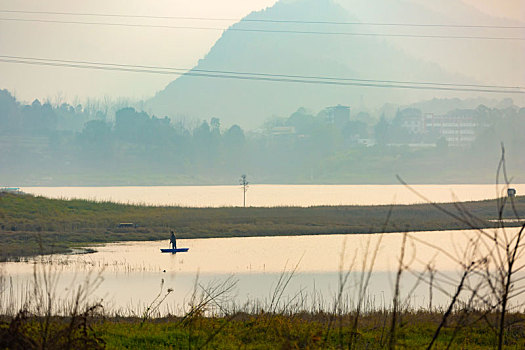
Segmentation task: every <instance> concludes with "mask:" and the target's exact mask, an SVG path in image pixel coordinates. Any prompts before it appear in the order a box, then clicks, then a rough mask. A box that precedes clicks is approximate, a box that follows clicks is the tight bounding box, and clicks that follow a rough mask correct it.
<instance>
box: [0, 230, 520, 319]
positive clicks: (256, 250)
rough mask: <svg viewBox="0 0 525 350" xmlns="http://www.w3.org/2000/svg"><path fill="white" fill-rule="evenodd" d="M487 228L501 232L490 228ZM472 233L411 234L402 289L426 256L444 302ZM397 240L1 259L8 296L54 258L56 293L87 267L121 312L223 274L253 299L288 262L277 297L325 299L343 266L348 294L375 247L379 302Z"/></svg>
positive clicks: (147, 245) (141, 247) (373, 289)
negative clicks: (9, 288) (287, 280)
mask: <svg viewBox="0 0 525 350" xmlns="http://www.w3.org/2000/svg"><path fill="white" fill-rule="evenodd" d="M513 230H515V229H511V230H510V231H513ZM488 234H490V235H492V234H497V235H500V234H502V233H501V232H498V231H494V230H490V231H488ZM477 238H479V233H478V232H477V231H435V232H418V233H410V234H409V235H408V239H407V245H406V251H405V259H404V264H406V265H407V267H408V268H409V269H410V271H411V273H408V272H406V273H405V274H404V277H403V283H402V286H403V290H404V291H405V292H407V293H408V290H410V289H411V288H412V286H413V285H414V284H415V283H416V282H417V280H418V274H419V273H423V272H425V271H426V270H427V267H428V266H427V265H428V263H432V265H433V268H434V269H436V270H437V271H439V273H440V274H441V276H442V278H443V279H446V280H448V282H447V284H445V285H444V289H443V290H442V292H436V296H434V303H435V304H434V305H439V304H444V303H446V302H447V301H448V295H447V291H450V290H451V288H453V287H454V283H453V281H458V280H459V276H460V274H461V271H462V266H461V264H462V263H467V264H468V259H470V258H471V257H469V256H468V254H467V255H466V254H465V252H466V251H468V249H467V248H468V247H469V246H470V250H471V253H472V254H474V255H476V256H478V255H479V256H481V255H483V250H484V249H486V248H487V247H484V246H483V245H478V246H477V247H476V248H475V249H477V251H472V244H473V243H472V242H473V241H474V240H476V239H477ZM402 239H403V234H402V233H392V234H385V235H357V234H356V235H318V236H291V237H249V238H213V239H186V240H183V239H181V240H180V244H181V245H184V246H186V247H189V248H190V251H189V252H188V253H179V254H173V255H172V254H162V253H160V250H159V248H161V247H165V246H167V244H168V242H167V241H153V242H129V243H115V244H108V245H105V246H100V247H94V248H95V249H96V250H97V252H96V253H94V254H88V255H57V256H52V257H44V258H43V259H42V260H39V259H37V260H34V261H29V262H19V263H13V262H12V263H4V264H3V265H2V266H3V268H4V271H5V272H6V274H7V276H9V278H10V279H11V281H12V282H11V283H12V287H13V288H14V290H15V292H14V295H22V294H21V292H20V291H21V290H23V289H24V288H25V289H28V288H30V281H31V279H32V276H33V269H34V267H35V264H36V266H46V265H49V264H52V266H53V269H54V271H55V273H57V274H60V282H59V287H58V288H57V293H59V294H60V293H65V291H66V288H70V286H71V284H72V283H73V281H76V282H78V281H82V280H84V279H85V277H86V276H87V275H88V273H89V272H90V271H102V277H103V278H104V282H103V283H102V285H101V286H100V287H99V289H98V290H97V292H96V294H95V295H93V297H96V298H103V299H104V300H105V303H106V307H107V308H109V309H111V310H120V311H121V312H123V313H124V312H128V313H129V312H131V311H133V310H135V311H137V310H140V309H141V308H143V307H144V305H147V304H148V303H149V302H150V301H151V300H152V299H153V298H154V297H155V296H156V295H157V294H158V293H159V288H160V284H161V281H164V286H165V288H166V289H167V288H173V289H174V292H173V293H172V295H170V298H169V299H168V300H167V302H166V304H165V305H163V309H162V310H163V312H175V311H176V310H178V308H180V307H181V305H184V304H186V303H187V302H188V300H189V298H190V297H191V295H192V292H193V290H194V288H195V286H196V285H200V286H206V285H209V284H213V283H219V282H220V281H224V280H226V279H228V278H233V279H235V280H236V281H237V286H236V288H235V292H236V295H235V302H236V303H238V304H239V305H242V304H243V303H245V302H247V301H249V300H254V299H257V300H259V301H264V300H266V301H267V300H268V298H270V295H271V292H272V290H273V289H274V288H275V286H276V284H277V281H278V279H279V276H281V274H282V273H283V272H288V273H289V272H290V271H291V270H293V269H294V268H296V270H295V272H294V276H293V278H292V279H291V281H290V284H289V285H288V287H287V289H286V293H285V294H284V296H283V297H284V298H293V297H294V296H296V295H297V294H298V293H304V296H307V298H306V301H312V300H311V299H312V297H313V296H316V297H317V298H322V299H323V300H325V301H326V302H327V303H328V301H329V300H332V297H333V296H334V294H335V293H336V292H337V289H338V283H339V282H338V281H339V276H340V275H339V274H340V272H341V271H343V272H346V271H350V272H351V274H350V281H352V282H351V283H349V284H348V286H347V289H346V292H348V293H349V295H351V294H352V293H354V291H355V283H357V281H359V279H360V276H361V273H362V271H366V270H368V269H369V268H370V266H371V265H370V261H371V260H372V256H373V253H374V252H375V251H376V248H377V258H376V259H375V262H374V266H373V273H372V278H371V281H370V287H369V289H368V292H367V295H368V297H369V300H371V301H373V302H374V304H375V306H376V307H380V306H381V304H384V303H387V304H388V300H391V291H392V285H393V281H394V275H395V272H396V271H397V269H398V266H399V261H398V259H399V254H400V250H401V245H402ZM474 255H473V256H474ZM365 261H368V263H366V264H365V263H364V262H365ZM232 276H233V277H232ZM425 278H427V277H425ZM425 278H424V279H423V280H422V281H419V286H418V287H417V288H415V290H414V294H413V295H412V297H411V303H412V305H413V306H424V305H425V303H427V302H428V299H429V295H428V293H429V292H428V285H427V284H425V283H424V280H425ZM352 288H354V289H352ZM308 298H310V299H308ZM303 299H304V298H303ZM4 302H5V300H4ZM20 302H21V301H20Z"/></svg>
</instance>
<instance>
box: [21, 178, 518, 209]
mask: <svg viewBox="0 0 525 350" xmlns="http://www.w3.org/2000/svg"><path fill="white" fill-rule="evenodd" d="M512 187H514V188H516V190H517V191H518V194H520V193H525V185H524V184H517V185H513V186H512ZM412 188H413V189H414V190H416V191H417V192H418V193H420V194H422V195H424V196H425V197H426V198H428V199H429V200H431V201H434V202H451V201H456V200H461V201H470V200H483V199H491V198H496V197H497V196H501V194H502V191H503V190H504V188H503V187H502V186H499V187H498V188H496V185H414V186H412ZM22 190H23V191H24V192H27V193H32V194H35V195H42V196H46V197H51V198H82V199H93V200H104V201H116V202H121V203H134V204H148V205H178V206H189V207H221V206H242V201H243V198H242V191H241V189H240V187H239V186H144V187H24V188H22ZM246 195H247V197H246V201H247V205H248V206H257V207H271V206H302V207H307V206H315V205H380V204H411V203H423V202H425V201H424V200H423V199H421V198H420V197H418V196H417V195H416V194H414V193H413V192H412V191H410V190H409V189H408V188H407V187H405V186H403V185H251V186H250V187H249V189H248V192H247V194H246Z"/></svg>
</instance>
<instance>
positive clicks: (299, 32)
mask: <svg viewBox="0 0 525 350" xmlns="http://www.w3.org/2000/svg"><path fill="white" fill-rule="evenodd" d="M0 21H12V22H36V23H59V24H83V25H103V26H114V27H138V28H165V29H190V30H216V31H225V30H228V31H236V32H252V33H287V34H315V35H342V36H368V37H393V38H423V39H472V40H499V41H503V40H505V41H507V40H511V41H525V38H522V37H494V36H464V35H427V34H390V33H358V32H324V31H302V30H280V29H250V28H233V27H230V28H216V27H194V26H172V25H157V24H136V23H110V22H87V21H60V20H45V19H25V18H0Z"/></svg>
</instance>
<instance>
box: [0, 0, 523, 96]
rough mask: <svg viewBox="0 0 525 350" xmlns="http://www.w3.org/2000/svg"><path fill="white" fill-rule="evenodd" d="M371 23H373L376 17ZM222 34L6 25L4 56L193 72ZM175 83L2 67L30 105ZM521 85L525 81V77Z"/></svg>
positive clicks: (518, 3)
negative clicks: (131, 65)
mask: <svg viewBox="0 0 525 350" xmlns="http://www.w3.org/2000/svg"><path fill="white" fill-rule="evenodd" d="M418 1H419V0H418ZM458 1H459V0H458ZM275 2H276V0H249V1H246V0H222V1H216V0H177V1H172V0H156V1H145V0H110V1H107V0H90V1H71V0H46V1H41V0H2V2H1V4H0V9H4V10H28V11H61V12H80V13H107V14H140V15H157V16H185V17H208V18H210V17H212V18H231V19H232V20H224V21H196V20H176V21H174V20H158V19H155V20H152V19H122V18H95V17H73V18H72V17H71V16H58V15H42V14H34V15H22V14H14V13H0V18H35V19H60V20H83V21H97V22H102V21H107V22H119V23H127V22H129V23H145V24H167V25H180V26H199V27H219V28H227V27H228V26H230V25H231V24H233V23H235V22H236V20H235V19H238V18H241V17H243V16H245V15H247V14H248V13H250V12H251V11H254V10H260V9H263V8H265V7H268V6H271V5H273V4H274V3H275ZM340 2H344V0H340ZM464 2H466V3H468V4H471V5H473V6H476V7H477V8H478V10H480V11H483V12H486V13H489V14H492V15H497V16H500V17H508V18H513V19H519V20H522V21H523V20H524V19H525V14H524V5H523V0H464ZM366 20H370V21H373V20H374V18H368V19H366ZM221 34H222V31H220V30H189V29H167V28H143V27H142V28H130V27H108V26H93V25H72V24H56V23H55V24H52V23H33V22H9V21H0V55H13V56H25V57H39V58H55V59H70V60H84V61H98V62H115V63H124V64H137V65H154V66H170V67H180V68H191V67H192V66H193V65H195V64H196V62H197V61H198V60H199V59H200V58H202V57H203V56H204V55H205V54H206V53H207V52H208V50H209V49H210V48H211V46H212V45H213V44H214V42H215V41H216V40H217V39H218V38H219V37H220V35H221ZM174 78H175V77H172V76H165V75H155V74H143V73H124V72H99V71H92V70H81V69H68V68H52V67H41V66H29V65H17V64H13V63H1V62H0V89H4V88H5V89H9V90H11V91H13V92H14V93H15V95H16V96H17V98H19V99H21V100H24V101H31V100H33V99H34V98H40V99H49V100H51V101H52V102H58V101H68V102H74V101H75V100H76V99H77V100H80V101H83V100H85V99H86V98H88V97H95V98H101V97H103V96H110V97H113V98H114V97H128V98H132V99H141V98H145V97H150V96H152V95H153V94H154V93H155V92H157V91H159V90H161V89H163V88H164V87H165V85H166V84H167V83H169V82H170V81H172V80H173V79H174ZM519 80H521V81H523V77H521V79H519Z"/></svg>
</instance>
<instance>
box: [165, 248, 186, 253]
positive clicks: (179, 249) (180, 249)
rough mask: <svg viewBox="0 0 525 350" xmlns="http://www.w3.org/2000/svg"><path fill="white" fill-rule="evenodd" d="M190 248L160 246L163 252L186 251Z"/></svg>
mask: <svg viewBox="0 0 525 350" xmlns="http://www.w3.org/2000/svg"><path fill="white" fill-rule="evenodd" d="M188 250H190V248H175V249H173V248H160V251H161V252H163V253H184V252H187V251H188Z"/></svg>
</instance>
